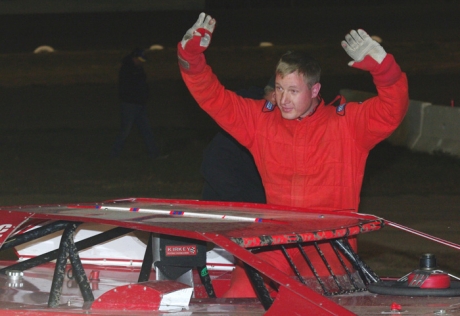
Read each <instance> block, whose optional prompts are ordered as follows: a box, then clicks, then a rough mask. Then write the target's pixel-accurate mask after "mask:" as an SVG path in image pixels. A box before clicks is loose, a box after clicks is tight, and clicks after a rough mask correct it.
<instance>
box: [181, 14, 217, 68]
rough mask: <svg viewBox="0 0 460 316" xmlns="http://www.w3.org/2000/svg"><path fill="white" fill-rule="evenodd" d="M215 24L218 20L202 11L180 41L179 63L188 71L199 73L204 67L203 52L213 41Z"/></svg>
mask: <svg viewBox="0 0 460 316" xmlns="http://www.w3.org/2000/svg"><path fill="white" fill-rule="evenodd" d="M215 26H216V20H215V19H213V18H212V17H211V16H210V15H206V13H203V12H202V13H200V15H199V16H198V20H197V21H196V22H195V24H194V25H193V26H192V27H191V28H189V29H188V30H187V32H186V33H185V35H184V37H183V38H182V41H180V42H179V43H178V45H177V51H178V58H179V65H180V66H181V67H182V68H183V69H184V70H186V71H187V72H190V73H197V72H199V71H201V70H202V69H203V68H204V66H205V64H206V61H205V59H204V55H203V52H204V51H205V50H206V48H208V46H209V44H210V43H211V36H212V32H213V31H214V27H215Z"/></svg>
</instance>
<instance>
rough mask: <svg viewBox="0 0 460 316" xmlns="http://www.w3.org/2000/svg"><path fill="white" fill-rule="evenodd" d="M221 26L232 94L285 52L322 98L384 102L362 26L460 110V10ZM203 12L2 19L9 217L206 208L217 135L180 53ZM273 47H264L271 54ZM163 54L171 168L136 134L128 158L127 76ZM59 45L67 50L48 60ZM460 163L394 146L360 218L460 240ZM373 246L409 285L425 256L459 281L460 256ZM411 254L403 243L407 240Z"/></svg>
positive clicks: (220, 13)
mask: <svg viewBox="0 0 460 316" xmlns="http://www.w3.org/2000/svg"><path fill="white" fill-rule="evenodd" d="M207 6H208V9H207V10H206V11H207V13H209V14H211V15H212V16H213V17H215V18H216V20H217V27H216V30H215V32H214V37H213V40H212V44H211V47H210V48H209V49H208V51H207V53H206V57H207V60H208V62H209V64H210V65H211V66H212V67H213V69H214V70H215V72H216V73H217V74H218V76H219V78H220V79H221V81H222V82H223V83H224V84H225V85H226V86H227V87H228V88H230V89H240V88H246V87H248V86H249V85H263V84H265V82H266V81H267V79H268V78H269V76H270V74H271V73H272V71H273V67H274V65H275V63H276V61H277V59H278V58H279V56H280V55H281V54H282V53H283V52H285V51H286V50H294V49H302V50H309V51H310V52H311V53H312V55H314V56H315V57H316V58H317V59H318V60H319V61H320V63H321V64H322V67H323V75H322V92H323V95H324V97H325V99H331V98H332V97H333V96H335V95H336V94H337V93H338V91H339V90H340V89H343V88H349V89H356V90H364V91H370V92H372V91H374V89H375V88H374V86H373V83H372V78H371V77H370V76H369V75H368V74H367V73H364V72H361V71H359V70H355V69H351V68H349V67H348V66H347V62H348V61H349V57H348V56H347V55H346V53H344V51H343V49H342V48H341V47H340V41H341V40H342V39H343V37H344V35H345V34H346V33H347V32H348V31H349V30H350V29H356V28H363V29H365V30H366V31H368V32H369V33H370V34H371V35H378V36H380V37H381V38H382V39H383V42H382V46H383V47H384V48H385V49H386V50H387V52H389V53H392V54H394V55H395V57H396V60H397V61H398V63H399V64H400V65H401V67H402V69H403V71H405V72H406V73H407V75H408V78H409V90H410V91H409V92H410V98H411V99H413V100H421V101H426V102H432V103H434V104H437V105H440V106H450V105H451V102H452V101H454V105H455V107H458V106H459V104H460V26H459V25H460V23H459V16H460V9H459V6H460V4H459V1H455V0H453V1H444V0H431V1H429V0H422V1H404V0H402V1H351V0H348V1H333V0H330V1H319V0H318V1H219V0H216V1H212V2H211V1H209V2H208V3H207ZM198 14H199V12H198V11H161V12H112V13H108V12H107V13H87V14H78V13H74V14H40V15H0V205H14V204H43V203H45V204H47V203H72V202H90V201H101V200H105V199H112V198H123V197H130V196H138V197H139V196H145V197H162V198H168V197H171V198H191V199H199V198H200V193H201V185H202V179H201V177H200V175H199V173H198V170H199V165H200V163H201V159H202V150H203V149H204V147H205V146H206V145H207V143H208V142H209V140H210V139H211V138H212V136H213V135H214V133H215V132H216V130H217V126H216V125H215V124H214V123H213V122H212V121H211V120H210V119H209V118H208V117H207V115H206V114H205V113H203V112H202V111H201V110H200V109H199V108H198V106H197V105H196V104H195V103H194V101H193V100H192V99H191V97H190V95H189V94H188V92H187V90H186V88H185V87H184V85H183V82H182V80H181V78H180V76H179V71H178V67H177V62H176V49H175V47H176V45H177V42H178V41H179V40H180V39H181V38H182V36H183V34H184V33H185V31H186V30H187V29H188V28H190V27H191V26H192V24H193V23H194V22H195V21H196V19H197V17H198ZM262 41H263V42H272V43H273V44H274V47H272V48H264V49H261V48H258V45H259V43H260V42H262ZM154 44H160V45H163V46H164V48H165V49H164V50H162V51H153V52H149V53H148V62H147V65H146V69H147V72H148V74H149V83H150V86H151V92H152V98H151V101H150V117H151V121H152V125H153V128H154V132H155V135H156V137H157V139H158V141H159V143H160V144H161V147H162V149H163V151H164V152H166V153H168V154H169V158H168V159H166V160H162V161H151V160H149V159H147V158H146V156H145V152H144V146H143V143H142V140H141V138H140V137H139V135H138V134H137V133H136V131H133V133H132V134H131V135H130V138H129V139H128V144H127V147H126V150H125V152H124V155H123V156H122V158H121V159H120V160H117V161H112V160H110V159H109V151H110V147H111V145H112V142H113V140H114V139H115V135H116V133H117V131H118V123H119V113H118V105H117V98H116V94H117V93H116V76H117V71H118V67H119V62H120V59H121V58H122V57H123V55H124V54H126V53H127V52H129V51H130V50H131V49H132V48H134V47H136V46H139V47H145V48H148V47H150V46H151V45H154ZM40 45H50V46H52V47H53V48H54V49H55V50H56V52H55V53H53V54H49V55H36V54H33V53H32V52H33V50H34V49H35V48H36V47H38V46H40ZM459 161H460V160H459V159H458V157H451V156H449V155H447V154H443V153H434V154H428V153H415V152H412V151H410V150H409V149H407V148H401V147H395V146H392V145H390V144H388V143H387V142H383V143H381V144H379V145H378V146H377V147H376V148H375V149H373V150H372V151H371V153H370V156H369V159H368V163H367V167H366V173H365V179H364V183H363V191H362V201H363V202H362V204H361V210H360V211H361V212H364V213H372V214H376V215H379V216H382V217H384V218H387V219H390V220H393V221H395V222H400V223H402V224H404V225H407V226H411V227H414V228H417V229H420V230H423V231H426V232H428V233H432V234H434V235H436V236H439V237H443V238H447V239H449V240H452V241H453V242H457V243H458V242H460V239H459V232H460V229H458V222H459V218H460V217H459V214H458V203H459V201H458V196H460V185H459V179H460V162H459ZM366 235H367V234H365V235H363V236H362V237H360V254H361V255H362V256H363V257H364V258H365V259H366V261H367V262H368V263H369V264H370V266H371V267H372V268H373V269H375V270H376V271H377V272H380V273H392V274H397V275H402V274H404V273H407V272H409V271H410V269H411V267H413V266H414V265H415V266H416V265H417V264H418V257H419V255H420V253H421V252H424V251H427V250H429V251H432V252H435V253H437V254H439V261H438V262H441V263H443V264H444V265H445V266H447V267H449V268H451V269H452V270H455V269H458V254H454V253H453V252H452V251H450V250H449V249H447V250H446V248H445V247H444V248H442V247H439V246H438V245H433V244H432V243H428V244H427V243H423V242H419V241H413V242H412V240H411V239H410V238H407V237H405V235H401V234H400V233H399V232H395V231H394V230H392V229H391V228H390V229H385V230H384V231H382V232H379V233H375V234H374V233H373V234H369V235H370V236H369V237H368V236H366ZM402 240H405V241H406V242H404V243H402V242H401V241H402Z"/></svg>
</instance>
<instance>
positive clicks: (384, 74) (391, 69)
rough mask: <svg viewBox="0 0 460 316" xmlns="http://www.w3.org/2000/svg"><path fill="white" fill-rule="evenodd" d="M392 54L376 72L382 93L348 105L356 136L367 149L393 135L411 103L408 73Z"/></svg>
mask: <svg viewBox="0 0 460 316" xmlns="http://www.w3.org/2000/svg"><path fill="white" fill-rule="evenodd" d="M389 56H390V58H388V59H387V60H384V61H385V62H382V65H381V67H379V69H376V71H375V72H373V73H372V75H373V76H374V83H375V84H376V88H377V93H378V95H377V96H376V97H373V98H370V99H368V100H366V101H364V102H363V103H356V102H350V103H349V104H348V105H347V106H346V116H347V119H348V125H349V128H350V130H351V131H352V134H353V137H354V139H355V140H356V141H357V143H358V145H360V146H362V147H363V148H364V149H366V150H370V149H371V148H373V147H374V146H375V145H376V144H377V143H379V142H380V141H382V140H384V139H385V138H387V137H388V136H390V135H391V133H393V131H394V130H395V129H396V128H397V127H398V126H399V124H401V122H402V120H403V119H404V116H405V115H406V112H407V110H408V107H409V92H408V83H407V77H406V74H405V73H403V72H401V69H400V68H399V66H398V64H397V63H396V61H395V60H394V58H393V56H391V55H389ZM387 57H388V56H387Z"/></svg>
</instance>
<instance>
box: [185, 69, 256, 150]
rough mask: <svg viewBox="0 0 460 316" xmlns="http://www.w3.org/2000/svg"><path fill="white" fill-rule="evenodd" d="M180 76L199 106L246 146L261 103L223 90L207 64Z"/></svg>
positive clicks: (249, 141)
mask: <svg viewBox="0 0 460 316" xmlns="http://www.w3.org/2000/svg"><path fill="white" fill-rule="evenodd" d="M181 74H182V78H183V79H184V82H185V84H186V86H187V88H188V89H189V91H190V93H191V94H192V96H193V98H194V99H195V100H196V102H197V103H198V105H199V106H200V107H201V108H202V109H203V110H204V111H206V112H207V113H208V114H209V115H210V116H211V117H212V118H213V119H214V120H215V121H216V122H217V124H219V125H220V126H221V127H222V128H223V129H224V130H225V131H227V132H228V133H229V134H230V135H232V136H233V137H234V138H235V139H237V140H238V141H239V142H240V143H241V144H242V145H243V146H246V147H249V146H250V145H251V144H252V142H253V139H254V135H255V133H254V131H255V129H256V125H257V122H256V121H257V116H258V115H259V113H261V112H262V107H263V105H264V101H263V100H252V99H246V98H242V97H240V96H238V95H237V94H236V93H235V92H233V91H230V90H226V89H225V87H224V86H223V85H222V84H221V83H220V82H219V80H218V79H217V77H216V75H215V74H214V73H213V72H212V70H211V68H210V67H209V66H208V65H206V66H205V67H204V69H203V71H201V72H200V73H197V74H189V73H187V72H185V71H182V70H181Z"/></svg>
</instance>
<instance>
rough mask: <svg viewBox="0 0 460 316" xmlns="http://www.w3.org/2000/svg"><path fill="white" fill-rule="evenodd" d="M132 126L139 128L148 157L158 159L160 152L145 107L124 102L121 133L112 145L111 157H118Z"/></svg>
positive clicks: (122, 105) (122, 104)
mask: <svg viewBox="0 0 460 316" xmlns="http://www.w3.org/2000/svg"><path fill="white" fill-rule="evenodd" d="M134 124H135V125H136V126H137V128H139V131H140V132H141V134H142V137H143V138H144V142H145V145H146V146H147V152H148V154H149V156H150V157H151V158H156V157H158V156H159V154H160V151H159V149H158V147H157V145H156V143H155V140H154V137H153V133H152V128H151V127H150V122H149V119H148V117H147V106H146V105H140V104H133V103H126V102H122V103H121V131H120V134H119V135H118V136H117V139H116V140H115V143H114V145H113V148H112V152H111V157H114V158H115V157H119V156H120V154H121V150H122V149H123V145H124V144H125V140H126V138H128V135H129V133H130V131H131V128H132V127H133V125H134Z"/></svg>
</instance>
